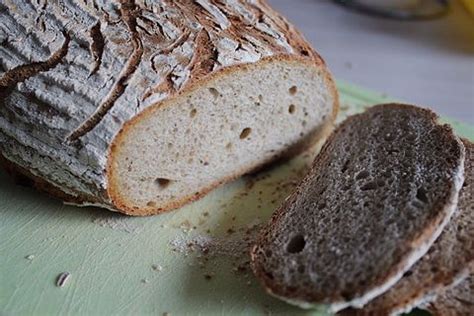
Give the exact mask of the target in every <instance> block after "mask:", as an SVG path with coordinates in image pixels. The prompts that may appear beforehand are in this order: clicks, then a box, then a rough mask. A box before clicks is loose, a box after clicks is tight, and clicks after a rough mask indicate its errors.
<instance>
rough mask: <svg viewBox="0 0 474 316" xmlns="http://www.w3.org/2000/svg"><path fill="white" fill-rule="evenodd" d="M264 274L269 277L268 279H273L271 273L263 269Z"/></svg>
mask: <svg viewBox="0 0 474 316" xmlns="http://www.w3.org/2000/svg"><path fill="white" fill-rule="evenodd" d="M265 275H266V276H267V278H269V279H270V280H273V279H274V277H273V274H271V273H270V272H268V271H265Z"/></svg>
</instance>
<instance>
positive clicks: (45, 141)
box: [0, 0, 338, 215]
mask: <svg viewBox="0 0 474 316" xmlns="http://www.w3.org/2000/svg"><path fill="white" fill-rule="evenodd" d="M0 30H1V32H0V41H1V43H2V49H1V50H0V96H1V99H0V100H1V101H0V102H1V106H0V150H1V156H2V157H3V159H2V160H3V162H4V164H5V165H6V166H7V167H8V169H9V170H11V171H13V172H16V173H20V174H22V175H24V176H26V177H28V178H30V179H31V180H32V181H33V184H34V185H35V186H36V187H38V188H40V189H42V190H46V191H48V192H50V193H52V194H54V195H56V196H59V197H61V198H63V199H65V200H66V201H68V202H70V203H75V204H79V205H97V206H101V207H105V208H108V209H111V210H114V211H119V212H122V213H126V214H130V215H148V214H156V213H160V212H163V211H166V210H170V209H173V208H176V207H179V206H181V205H183V204H184V203H186V202H188V201H191V200H194V199H197V198H199V197H200V196H202V195H203V194H205V193H206V192H207V191H209V190H211V189H212V188H214V187H215V186H217V185H219V184H222V183H224V182H226V181H230V180H231V179H234V178H236V177H238V176H240V175H242V174H244V173H247V172H250V171H252V170H253V169H255V168H258V167H260V166H262V165H263V164H266V163H269V162H271V161H273V160H275V159H277V158H279V157H285V156H290V155H294V154H295V153H298V152H299V151H301V150H303V149H304V148H306V147H308V146H309V145H310V144H311V143H313V142H314V141H315V140H316V139H318V138H321V137H323V136H324V134H325V133H326V132H327V131H328V130H329V129H330V128H331V125H332V122H333V120H334V118H335V115H336V112H337V107H338V98H337V93H336V90H335V86H334V83H333V80H332V79H331V76H330V74H329V72H328V70H327V68H326V66H325V64H324V62H323V60H322V59H321V58H320V57H319V55H318V54H317V53H316V52H315V51H313V49H312V48H311V47H310V46H309V44H308V43H307V42H306V41H305V40H304V39H303V37H302V36H301V35H300V33H299V32H298V31H297V30H295V28H294V27H293V26H292V25H291V24H289V23H288V21H287V20H286V19H284V18H283V17H282V16H281V15H279V14H278V13H276V12H275V11H273V10H272V9H271V8H270V7H269V6H268V5H267V4H266V2H265V1H210V0H196V1H190V0H159V1H139V0H136V1H134V0H121V1H76V0H74V1H70V2H68V4H67V5H66V4H63V3H62V2H56V1H48V2H46V1H44V2H41V1H38V2H36V1H20V0H19V1H8V2H2V3H0Z"/></svg>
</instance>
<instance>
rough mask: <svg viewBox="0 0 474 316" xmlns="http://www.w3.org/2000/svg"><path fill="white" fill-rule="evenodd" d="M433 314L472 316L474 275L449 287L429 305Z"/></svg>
mask: <svg viewBox="0 0 474 316" xmlns="http://www.w3.org/2000/svg"><path fill="white" fill-rule="evenodd" d="M427 309H428V310H429V311H430V312H431V314H432V315H433V316H472V315H473V314H474V275H470V276H469V277H468V278H466V279H465V280H464V281H463V282H461V284H459V285H457V286H456V287H454V288H452V289H449V290H448V291H446V292H445V293H444V294H443V295H441V296H439V297H438V298H436V300H435V301H434V302H432V303H431V304H429V305H428V307H427Z"/></svg>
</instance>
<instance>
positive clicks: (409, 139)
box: [405, 132, 416, 142]
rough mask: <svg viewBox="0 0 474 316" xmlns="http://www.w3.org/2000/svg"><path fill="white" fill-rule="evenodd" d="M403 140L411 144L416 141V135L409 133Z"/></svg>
mask: <svg viewBox="0 0 474 316" xmlns="http://www.w3.org/2000/svg"><path fill="white" fill-rule="evenodd" d="M405 139H406V140H407V141H409V142H413V141H415V140H416V135H415V134H414V133H411V132H410V133H408V134H407V135H406V137H405Z"/></svg>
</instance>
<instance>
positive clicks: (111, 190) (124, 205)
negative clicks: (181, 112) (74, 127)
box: [106, 55, 339, 216]
mask: <svg viewBox="0 0 474 316" xmlns="http://www.w3.org/2000/svg"><path fill="white" fill-rule="evenodd" d="M272 62H294V63H298V64H300V63H305V64H307V65H308V66H310V67H316V68H317V69H318V70H321V71H322V72H323V73H324V76H325V79H326V83H327V85H328V87H330V89H331V94H332V95H333V96H334V100H335V104H334V105H333V112H332V115H331V117H329V118H328V119H327V122H326V124H325V125H324V126H323V127H322V128H319V129H318V130H314V131H312V132H310V133H309V134H308V135H307V136H306V137H305V138H303V139H301V141H300V142H299V143H297V144H296V145H295V146H293V147H291V148H288V149H287V150H285V151H284V152H282V153H281V154H280V155H278V156H274V157H272V158H271V159H270V160H268V161H262V162H261V163H259V164H257V165H254V166H247V167H244V168H241V169H240V170H238V171H236V172H235V173H234V174H231V175H229V176H228V177H226V178H224V179H220V180H219V181H216V182H214V183H211V184H209V186H208V187H206V188H204V189H203V190H201V191H200V192H198V194H194V195H188V196H186V197H183V198H181V199H179V200H175V201H173V202H170V203H168V204H166V205H162V206H160V207H143V208H134V207H133V206H132V205H133V203H131V202H129V201H127V200H126V199H125V198H124V197H122V196H120V193H119V188H118V185H117V184H116V183H115V181H114V169H113V168H112V165H113V161H114V155H115V152H116V150H117V148H118V147H120V144H121V142H122V141H123V139H124V138H125V137H126V135H127V132H128V131H129V130H130V129H132V128H133V127H134V126H135V124H137V123H138V122H139V121H140V120H142V119H143V118H146V117H148V116H150V115H153V113H154V112H155V111H157V110H158V109H160V108H162V107H166V106H172V104H173V102H174V101H175V99H176V98H177V97H180V96H183V95H187V94H189V93H191V92H193V91H194V90H196V89H199V88H200V85H201V82H203V81H204V80H205V81H206V82H209V81H213V80H218V79H219V78H220V77H221V76H226V75H232V74H233V73H234V72H236V71H246V70H248V69H250V68H255V67H259V66H261V65H262V64H266V63H272ZM338 110H339V99H338V94H337V90H336V86H335V84H334V81H333V80H332V77H331V75H330V73H329V71H328V70H327V69H326V67H325V66H324V64H322V63H321V62H320V60H319V59H318V61H315V60H314V59H310V58H302V57H298V56H294V55H281V56H271V57H267V58H263V59H261V60H259V61H258V62H256V63H252V64H240V65H236V66H232V67H227V68H223V69H221V70H219V71H216V72H214V73H212V74H210V75H209V76H207V77H205V78H202V79H201V80H199V81H196V82H193V83H192V84H191V85H190V86H188V87H187V88H186V89H185V90H183V91H181V92H179V93H177V94H176V95H174V96H173V97H171V98H168V99H166V100H165V101H163V102H160V103H158V104H156V105H154V106H151V107H149V108H147V109H146V110H144V111H143V112H141V113H140V114H138V115H137V116H135V117H134V118H132V119H131V120H130V121H128V122H127V123H125V124H124V126H123V127H122V129H121V130H120V132H119V133H118V134H117V135H116V136H115V138H114V140H113V142H112V145H111V146H110V149H109V156H108V162H107V169H106V175H107V183H108V186H107V187H108V190H107V193H108V196H109V197H110V199H111V201H112V204H113V205H114V207H115V208H117V209H118V210H119V211H120V212H122V213H125V214H128V215H133V216H146V215H154V214H159V213H163V212H166V211H170V210H172V209H176V208H178V207H181V206H183V205H184V204H186V203H189V202H192V201H195V200H198V199H200V198H201V197H203V196H204V195H205V194H206V193H208V192H209V191H211V190H212V189H214V188H216V187H217V186H219V185H221V184H223V183H227V182H230V181H232V180H234V179H236V178H238V177H240V176H241V175H243V174H246V173H249V172H252V171H253V170H257V169H260V168H262V166H264V165H267V164H269V163H272V162H273V161H275V160H278V159H284V158H289V157H292V156H295V155H297V154H298V153H300V152H302V151H304V150H305V149H307V148H309V147H310V146H311V145H312V144H314V143H315V142H316V141H318V140H320V139H322V138H325V137H326V136H327V135H328V134H329V133H330V131H331V130H332V127H333V122H334V120H335V118H336V115H337V113H338Z"/></svg>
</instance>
